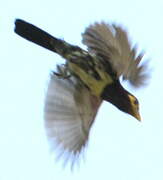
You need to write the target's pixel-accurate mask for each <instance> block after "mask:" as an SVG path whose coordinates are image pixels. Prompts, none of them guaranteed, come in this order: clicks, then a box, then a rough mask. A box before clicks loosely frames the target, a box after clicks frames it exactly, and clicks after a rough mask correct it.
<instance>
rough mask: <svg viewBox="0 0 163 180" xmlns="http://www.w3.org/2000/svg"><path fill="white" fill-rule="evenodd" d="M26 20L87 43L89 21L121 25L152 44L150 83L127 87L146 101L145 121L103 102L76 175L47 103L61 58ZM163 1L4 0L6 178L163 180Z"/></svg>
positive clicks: (0, 123)
mask: <svg viewBox="0 0 163 180" xmlns="http://www.w3.org/2000/svg"><path fill="white" fill-rule="evenodd" d="M16 18H21V19H24V20H26V21H28V22H31V23H33V24H35V25H36V26H38V27H41V28H42V29H44V30H46V31H48V32H49V33H51V34H52V35H54V36H56V37H59V38H64V39H65V40H66V41H68V42H70V43H72V44H76V45H80V46H82V47H84V46H83V45H82V44H81V33H82V32H83V31H84V29H85V27H87V26H88V25H89V24H90V23H93V22H95V21H100V20H105V21H107V22H116V23H118V24H122V25H123V26H124V27H126V29H127V30H128V32H129V34H130V37H131V40H132V42H133V43H137V44H138V47H139V49H142V50H145V52H146V55H145V57H144V59H149V60H150V66H151V68H152V78H151V81H150V84H149V86H147V87H146V88H142V89H140V90H135V89H132V88H131V87H129V86H127V85H125V87H127V89H128V90H130V91H131V92H132V93H133V94H135V95H136V96H137V97H138V99H139V101H140V104H141V107H140V108H141V109H140V110H141V115H142V119H143V121H142V123H139V122H138V121H137V120H135V119H134V118H132V117H131V116H128V115H127V114H124V113H122V112H120V111H119V110H117V109H116V108H115V107H113V106H112V105H111V104H109V103H104V104H103V105H102V107H101V109H100V111H99V114H98V116H97V118H96V121H95V123H94V125H93V127H92V130H91V134H90V140H89V144H88V147H87V150H86V154H85V161H84V162H83V163H81V165H80V168H78V169H76V170H75V171H74V172H73V173H72V172H71V171H70V169H69V168H66V169H63V168H62V166H61V165H60V163H56V162H55V161H54V160H53V157H52V156H51V155H50V154H49V146H48V143H47V140H46V136H45V132H44V126H43V101H44V96H45V90H46V87H47V81H48V77H49V73H50V71H51V70H53V69H54V67H55V65H56V64H57V63H60V62H61V58H60V57H59V56H57V55H56V54H54V53H52V52H50V51H48V50H45V49H43V48H41V47H39V46H37V45H34V44H32V43H30V42H28V41H26V40H24V39H22V38H20V37H19V36H17V35H16V34H15V33H14V31H13V29H14V20H15V19H16ZM162 19H163V1H161V0H136V1H131V0H112V1H111V0H99V1H98V0H94V1H93V0H67V1H66V0H58V1H56V0H46V1H45V0H44V1H43V0H28V1H23V0H13V1H11V0H4V1H3V2H1V5H0V47H1V48H0V82H1V88H0V180H83V179H93V180H99V179H101V180H105V179H106V180H154V179H157V180H162V179H163V117H162V112H163V105H162V103H163V94H162V92H163V81H162V76H163V70H162V67H163V35H162V33H163V20H162Z"/></svg>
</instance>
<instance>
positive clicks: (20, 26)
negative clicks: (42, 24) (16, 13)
mask: <svg viewBox="0 0 163 180" xmlns="http://www.w3.org/2000/svg"><path fill="white" fill-rule="evenodd" d="M15 33H17V34H18V35H20V36H21V37H23V38H25V39H27V40H29V41H31V42H33V43H36V44H38V45H40V46H42V47H44V48H46V49H49V50H51V51H54V52H56V50H55V47H54V45H56V46H57V44H59V43H60V44H61V40H59V39H57V38H55V37H53V36H51V35H50V34H48V33H47V32H45V31H43V30H41V29H40V28H38V27H36V26H34V25H32V24H30V23H28V22H25V21H23V20H21V19H16V21H15Z"/></svg>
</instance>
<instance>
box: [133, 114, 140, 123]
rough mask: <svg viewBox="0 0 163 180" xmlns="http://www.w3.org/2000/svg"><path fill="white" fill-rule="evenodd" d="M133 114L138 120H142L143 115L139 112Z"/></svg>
mask: <svg viewBox="0 0 163 180" xmlns="http://www.w3.org/2000/svg"><path fill="white" fill-rule="evenodd" d="M133 116H134V117H135V118H136V119H137V120H138V121H141V116H140V114H139V112H137V113H135V114H133Z"/></svg>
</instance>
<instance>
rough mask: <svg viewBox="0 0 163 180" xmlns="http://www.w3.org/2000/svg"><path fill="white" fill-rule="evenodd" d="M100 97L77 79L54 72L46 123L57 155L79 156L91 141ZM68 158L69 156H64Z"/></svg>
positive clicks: (47, 103)
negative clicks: (66, 77)
mask: <svg viewBox="0 0 163 180" xmlns="http://www.w3.org/2000/svg"><path fill="white" fill-rule="evenodd" d="M100 104H101V99H98V98H97V97H95V96H92V95H91V94H90V92H89V91H88V90H87V88H85V87H84V86H79V85H78V83H77V81H76V80H75V79H70V78H69V79H63V78H60V77H58V76H56V75H54V74H52V76H51V78H50V81H49V86H48V89H47V95H46V99H45V110H44V112H45V113H44V115H45V127H46V132H47V136H48V139H49V142H50V145H51V148H52V149H55V148H57V147H59V152H58V157H60V156H62V155H64V156H65V157H66V158H65V159H71V160H72V157H73V158H75V157H78V155H79V154H80V152H81V151H82V149H83V148H84V147H85V145H86V144H87V141H88V137H89V132H90V128H91V125H92V123H93V122H94V119H95V116H96V114H97V111H98V108H99V106H100ZM65 161H66V160H65Z"/></svg>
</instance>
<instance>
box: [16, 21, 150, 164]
mask: <svg viewBox="0 0 163 180" xmlns="http://www.w3.org/2000/svg"><path fill="white" fill-rule="evenodd" d="M14 31H15V33H16V34H18V35H19V36H21V37H23V38H24V39H26V40H28V41H30V42H33V43H35V44H37V45H39V46H41V47H44V48H46V49H48V50H50V51H52V52H55V53H57V54H58V55H60V56H61V57H62V58H63V59H65V63H64V64H60V65H57V70H56V71H53V72H51V74H50V79H49V84H48V87H47V92H46V95H45V102H44V120H45V129H46V134H47V137H48V140H49V143H50V147H51V149H52V150H56V151H57V152H58V157H59V158H60V157H63V159H64V161H65V162H67V161H70V162H71V163H72V164H74V162H75V161H76V159H78V158H79V157H80V154H82V152H84V150H85V147H86V146H87V144H88V139H89V134H90V130H91V127H92V125H93V123H94V121H95V119H96V116H97V113H98V110H99V108H100V106H101V104H102V103H103V102H104V101H107V102H109V103H111V104H112V105H114V106H115V107H117V108H118V109H119V110H120V111H122V112H124V113H127V114H129V115H131V116H133V117H134V118H136V119H137V120H139V121H141V116H140V113H139V102H138V99H137V98H136V97H135V96H134V95H133V94H131V93H130V92H129V91H127V90H126V89H125V88H124V87H123V86H122V82H123V81H127V82H129V84H131V85H132V86H133V87H135V88H140V87H142V86H143V85H144V84H146V82H147V79H148V77H149V73H148V72H147V70H148V66H147V62H146V61H145V62H143V63H142V59H143V56H144V52H140V53H138V52H137V46H132V45H131V42H130V38H129V35H128V32H127V31H126V30H125V29H124V28H123V27H122V26H120V25H117V24H115V23H112V24H109V23H106V22H104V21H102V22H95V23H93V24H91V25H89V26H88V27H87V28H86V29H85V31H84V33H82V42H83V44H84V45H86V46H87V50H84V49H82V48H80V47H79V46H77V45H72V44H70V43H68V42H66V41H65V40H63V39H59V38H56V37H54V36H52V35H50V34H49V33H47V32H45V31H44V30H42V29H40V28H38V27H37V26H35V25H33V24H30V23H28V22H26V21H24V20H22V19H16V20H15V29H14ZM110 118H111V117H110Z"/></svg>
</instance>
